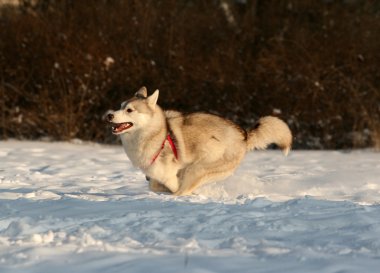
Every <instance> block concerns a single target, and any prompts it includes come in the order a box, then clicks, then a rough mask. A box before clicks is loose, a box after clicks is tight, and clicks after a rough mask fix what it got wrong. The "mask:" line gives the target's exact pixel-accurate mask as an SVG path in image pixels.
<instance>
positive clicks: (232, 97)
mask: <svg viewBox="0 0 380 273" xmlns="http://www.w3.org/2000/svg"><path fill="white" fill-rule="evenodd" d="M142 85H145V86H147V87H148V90H149V91H150V92H152V91H154V90H155V89H160V98H159V104H160V105H161V106H162V107H163V108H170V109H177V110H181V111H185V112H192V111H206V112H211V113H216V114H218V115H221V116H224V117H226V118H229V119H231V120H233V121H235V122H236V123H238V124H239V125H241V126H243V127H245V128H249V127H252V126H253V125H254V122H255V121H256V120H257V119H258V118H259V117H260V116H264V115H276V116H278V117H280V118H282V119H284V120H285V121H286V122H287V123H288V124H289V126H290V127H291V129H292V131H293V133H294V136H295V139H294V147H295V148H302V149H305V148H306V149H344V148H360V147H377V148H380V1H364V0H345V1H344V0H340V1H338V0H335V1H334V0H314V1H307V0H306V1H305V0H303V1H302V0H286V1H285V0H284V1H283V0H246V1H244V0H240V1H239V0H203V1H197V0H178V1H174V0H167V1H154V0H152V1H142V0H129V1H116V0H97V1H75V0H60V1H58V0H56V1H54V0H29V1H28V0H24V1H22V0H20V1H19V5H18V6H17V5H2V6H1V9H0V99H1V100H0V107H1V108H0V109H1V111H0V138H1V139H6V138H19V139H40V138H48V139H51V140H68V139H72V138H80V139H83V140H91V141H96V142H102V143H112V142H116V137H114V136H112V135H111V134H110V130H109V128H108V127H107V125H106V124H105V122H104V120H103V119H102V116H103V114H104V113H105V112H106V111H107V110H108V109H117V108H118V107H119V105H120V103H121V101H123V100H125V99H127V98H129V97H130V96H132V95H133V94H134V92H135V91H137V90H138V89H139V88H140V87H141V86H142Z"/></svg>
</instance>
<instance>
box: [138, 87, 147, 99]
mask: <svg viewBox="0 0 380 273" xmlns="http://www.w3.org/2000/svg"><path fill="white" fill-rule="evenodd" d="M147 96H148V91H147V90H146V87H145V86H143V87H141V88H140V89H139V91H137V92H136V93H135V97H136V98H139V99H141V98H144V99H145V98H146V97H147Z"/></svg>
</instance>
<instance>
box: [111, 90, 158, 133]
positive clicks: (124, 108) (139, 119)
mask: <svg viewBox="0 0 380 273" xmlns="http://www.w3.org/2000/svg"><path fill="white" fill-rule="evenodd" d="M158 93H159V91H158V90H156V91H154V93H153V94H152V95H151V96H149V97H148V95H147V90H146V88H145V87H141V88H140V90H139V91H137V92H136V93H135V96H134V97H133V98H131V99H129V100H127V101H124V102H123V103H122V104H121V107H120V110H117V111H109V112H108V114H107V116H106V118H107V121H108V122H110V123H111V124H112V133H113V134H115V135H120V134H124V133H130V132H132V131H135V130H137V129H138V128H142V127H144V126H145V125H146V124H148V123H149V121H150V120H151V118H152V117H153V114H154V112H155V110H156V104H157V99H158Z"/></svg>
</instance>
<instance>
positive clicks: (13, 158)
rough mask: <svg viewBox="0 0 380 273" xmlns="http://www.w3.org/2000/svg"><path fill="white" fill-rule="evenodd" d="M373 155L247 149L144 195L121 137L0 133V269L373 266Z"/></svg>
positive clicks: (377, 165)
mask: <svg viewBox="0 0 380 273" xmlns="http://www.w3.org/2000/svg"><path fill="white" fill-rule="evenodd" d="M379 204H380V153H376V152H374V151H371V150H358V151H292V152H291V153H290V155H289V156H288V157H284V156H282V154H281V153H280V152H279V151H274V150H269V151H255V152H252V153H249V154H247V156H246V158H245V159H244V161H243V162H242V164H241V166H240V168H239V169H238V170H237V171H236V172H235V174H234V175H233V176H232V177H230V178H228V179H226V180H225V181H222V182H218V183H214V184H209V185H205V186H204V187H202V188H200V189H199V190H197V194H195V195H193V196H187V197H173V196H171V195H167V194H157V193H153V192H150V191H149V190H148V187H147V182H146V181H145V176H144V175H143V174H142V173H141V172H140V171H139V170H136V169H134V168H133V167H132V165H131V163H130V162H129V160H128V159H127V157H126V155H125V154H124V152H123V149H122V147H120V146H109V145H99V144H94V143H83V142H81V141H74V142H71V143H68V142H66V143H64V142H53V143H51V142H29V141H21V142H20V141H15V140H10V141H0V272H39V273H44V272H54V273H58V272H91V273H93V272H173V273H174V272H197V273H198V272H199V273H201V272H202V273H203V272H210V273H211V272H292V273H294V272H364V273H365V272H378V268H379V266H380V206H379Z"/></svg>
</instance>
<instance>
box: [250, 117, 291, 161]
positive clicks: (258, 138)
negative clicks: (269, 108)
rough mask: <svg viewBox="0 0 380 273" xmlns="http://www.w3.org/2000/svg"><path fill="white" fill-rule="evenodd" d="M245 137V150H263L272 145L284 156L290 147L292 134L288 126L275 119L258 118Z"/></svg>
mask: <svg viewBox="0 0 380 273" xmlns="http://www.w3.org/2000/svg"><path fill="white" fill-rule="evenodd" d="M247 135H248V136H247V150H253V149H265V148H267V146H268V145H269V144H272V143H274V144H276V145H277V146H279V147H280V148H281V150H282V152H283V153H284V155H288V153H289V151H290V148H291V146H292V133H291V132H290V129H289V127H288V125H287V124H286V123H285V122H283V121H282V120H281V119H279V118H276V117H271V116H267V117H263V118H260V119H259V120H258V122H257V123H256V126H255V128H254V129H252V130H251V131H249V132H248V133H247Z"/></svg>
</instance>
